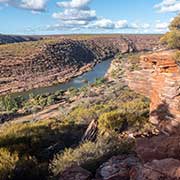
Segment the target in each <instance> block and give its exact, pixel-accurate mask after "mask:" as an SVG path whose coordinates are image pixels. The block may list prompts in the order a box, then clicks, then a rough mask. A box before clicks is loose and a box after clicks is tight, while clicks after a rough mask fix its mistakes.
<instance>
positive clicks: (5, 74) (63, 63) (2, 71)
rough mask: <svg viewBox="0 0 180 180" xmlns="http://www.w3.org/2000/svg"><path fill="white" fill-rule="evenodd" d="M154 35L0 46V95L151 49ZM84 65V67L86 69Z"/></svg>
mask: <svg viewBox="0 0 180 180" xmlns="http://www.w3.org/2000/svg"><path fill="white" fill-rule="evenodd" d="M159 38H160V36H158V35H124V36H121V35H113V36H103V37H102V36H95V37H94V36H92V37H88V38H84V39H78V38H77V37H76V38H75V37H74V38H73V37H71V39H68V38H67V37H66V38H65V37H56V38H49V39H45V40H42V41H35V42H25V43H16V44H7V45H1V46H0V95H1V94H6V93H10V92H20V91H24V90H29V89H32V88H38V87H43V86H50V85H52V84H54V83H61V82H64V81H66V80H68V79H70V78H72V77H74V76H76V75H78V74H79V73H82V69H83V71H86V70H87V69H89V67H92V66H93V65H94V64H95V63H96V62H100V61H102V60H105V59H108V58H111V57H113V56H114V55H115V54H116V53H117V52H122V53H125V52H133V51H144V50H152V49H153V48H154V47H158V41H159ZM86 67H87V68H86Z"/></svg>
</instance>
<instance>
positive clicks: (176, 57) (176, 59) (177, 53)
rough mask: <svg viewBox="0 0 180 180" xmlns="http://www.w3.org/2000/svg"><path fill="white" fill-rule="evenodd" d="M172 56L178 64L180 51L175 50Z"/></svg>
mask: <svg viewBox="0 0 180 180" xmlns="http://www.w3.org/2000/svg"><path fill="white" fill-rule="evenodd" d="M174 58H175V61H176V62H177V63H178V64H180V51H176V53H175V57H174Z"/></svg>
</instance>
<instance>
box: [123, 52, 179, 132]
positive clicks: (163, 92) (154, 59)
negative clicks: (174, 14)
mask: <svg viewBox="0 0 180 180" xmlns="http://www.w3.org/2000/svg"><path fill="white" fill-rule="evenodd" d="M140 65H141V70H140V71H134V72H127V79H126V80H127V82H128V85H129V87H130V88H131V89H133V90H135V91H137V92H139V93H141V94H144V95H145V96H147V97H149V98H150V100H151V104H150V121H151V122H152V123H153V124H156V125H158V127H159V128H160V129H161V130H162V131H164V132H174V131H176V130H177V128H179V125H180V67H179V66H178V64H177V63H176V61H175V59H174V51H164V52H158V53H153V54H148V55H145V56H141V59H140Z"/></svg>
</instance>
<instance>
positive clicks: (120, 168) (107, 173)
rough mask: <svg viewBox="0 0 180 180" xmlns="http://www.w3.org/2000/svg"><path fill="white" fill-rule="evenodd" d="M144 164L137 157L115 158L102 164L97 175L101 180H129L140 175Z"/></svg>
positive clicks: (124, 156) (121, 156) (122, 156)
mask: <svg viewBox="0 0 180 180" xmlns="http://www.w3.org/2000/svg"><path fill="white" fill-rule="evenodd" d="M141 168H142V164H141V162H140V160H139V159H138V158H137V157H136V156H135V155H119V156H114V157H112V158H111V159H109V160H108V161H107V162H105V163H104V164H102V165H101V166H100V167H99V169H98V170H97V173H96V178H97V179H101V180H120V179H122V180H129V179H133V178H134V179H135V177H138V176H139V175H140V174H139V172H140V169H141Z"/></svg>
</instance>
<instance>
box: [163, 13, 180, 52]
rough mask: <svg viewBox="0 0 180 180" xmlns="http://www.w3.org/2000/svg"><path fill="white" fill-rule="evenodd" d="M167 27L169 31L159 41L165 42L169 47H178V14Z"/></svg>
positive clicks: (179, 23)
mask: <svg viewBox="0 0 180 180" xmlns="http://www.w3.org/2000/svg"><path fill="white" fill-rule="evenodd" d="M169 29H170V32H167V33H166V34H165V35H164V36H163V37H162V38H161V42H162V43H166V44H167V45H168V47H169V48H173V49H176V48H177V49H180V14H179V15H178V16H177V17H175V18H174V20H173V21H172V22H171V24H170V25H169Z"/></svg>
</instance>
